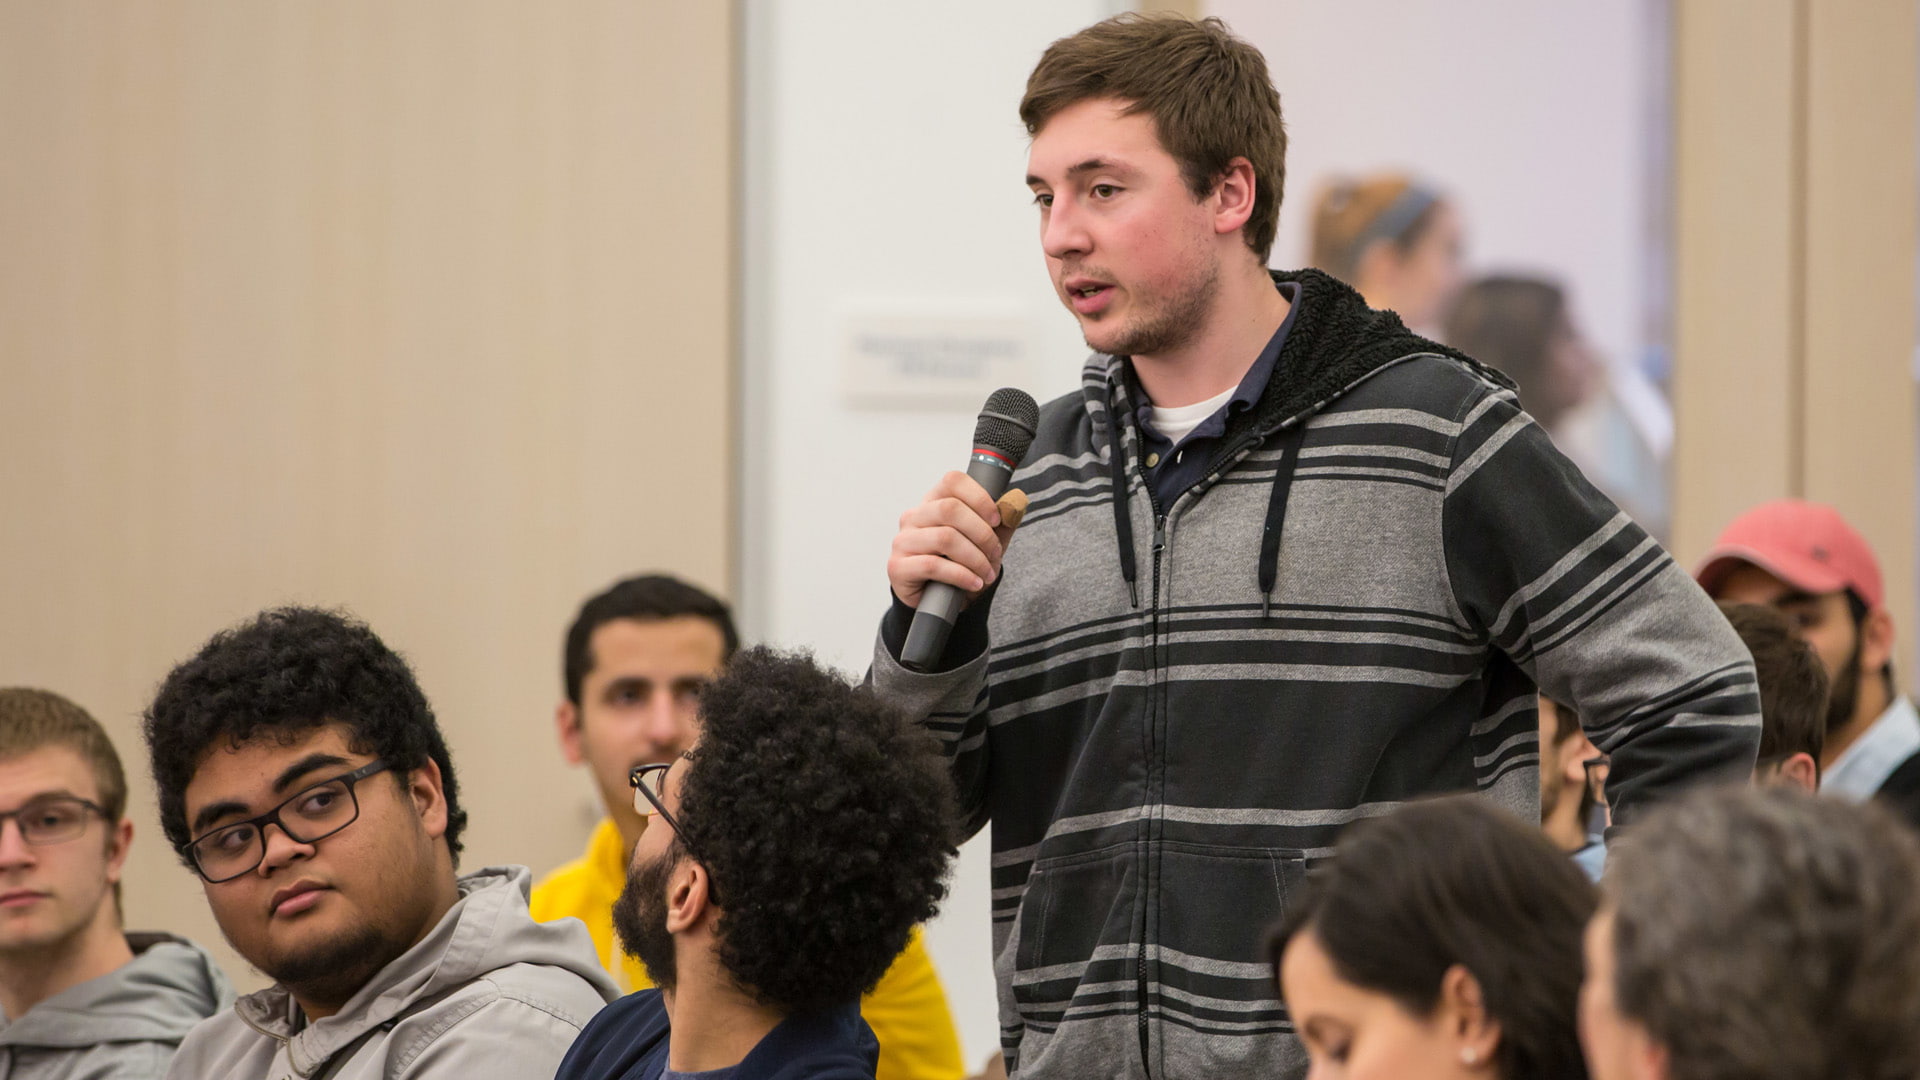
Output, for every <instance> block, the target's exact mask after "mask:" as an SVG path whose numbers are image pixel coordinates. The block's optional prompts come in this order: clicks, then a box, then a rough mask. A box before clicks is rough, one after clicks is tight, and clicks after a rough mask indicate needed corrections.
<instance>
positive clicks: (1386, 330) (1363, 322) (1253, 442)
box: [1081, 270, 1513, 617]
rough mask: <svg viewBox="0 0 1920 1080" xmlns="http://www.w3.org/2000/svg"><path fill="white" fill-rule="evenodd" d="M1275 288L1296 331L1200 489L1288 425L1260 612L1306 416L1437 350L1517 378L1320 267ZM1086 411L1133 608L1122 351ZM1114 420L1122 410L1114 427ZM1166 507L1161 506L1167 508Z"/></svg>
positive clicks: (1101, 370)
mask: <svg viewBox="0 0 1920 1080" xmlns="http://www.w3.org/2000/svg"><path fill="white" fill-rule="evenodd" d="M1268 273H1269V274H1270V275H1271V276H1272V278H1273V282H1274V287H1275V288H1278V287H1280V286H1281V285H1283V284H1287V283H1292V284H1293V285H1294V286H1295V287H1296V288H1297V290H1298V291H1297V292H1296V293H1295V294H1294V298H1293V303H1294V305H1295V310H1294V312H1293V314H1292V316H1291V318H1292V320H1293V327H1292V329H1290V330H1288V331H1287V338H1286V341H1285V342H1284V343H1283V344H1282V345H1281V346H1280V355H1279V357H1278V358H1277V360H1276V361H1275V363H1274V367H1273V374H1272V375H1270V376H1269V377H1268V379H1267V385H1266V388H1265V390H1263V391H1262V392H1261V395H1260V398H1259V400H1258V401H1257V402H1256V403H1255V404H1254V407H1253V408H1251V409H1247V410H1245V411H1243V412H1239V413H1237V414H1231V415H1230V416H1229V417H1228V420H1227V427H1226V430H1225V431H1224V432H1223V433H1222V434H1221V437H1220V440H1219V444H1218V446H1217V447H1216V448H1215V449H1214V452H1213V457H1212V459H1211V460H1210V462H1209V463H1208V469H1207V471H1208V473H1209V474H1210V475H1209V476H1208V477H1207V479H1206V480H1204V481H1202V482H1201V483H1199V484H1198V485H1196V486H1195V488H1194V490H1196V491H1203V490H1205V489H1206V488H1207V487H1208V486H1210V485H1211V484H1212V483H1213V481H1214V480H1216V479H1218V477H1219V476H1220V474H1221V472H1222V471H1224V470H1225V469H1226V468H1227V467H1228V466H1229V465H1230V464H1231V463H1232V461H1233V460H1234V459H1235V458H1236V457H1238V456H1239V455H1241V454H1243V453H1246V452H1248V451H1249V450H1251V449H1252V448H1254V447H1256V446H1258V445H1259V444H1260V443H1262V442H1264V441H1266V440H1267V439H1268V438H1270V437H1272V436H1273V435H1274V434H1275V433H1276V432H1279V431H1282V430H1283V429H1287V430H1288V434H1287V435H1286V436H1285V437H1284V438H1282V439H1281V442H1280V460H1279V467H1278V468H1276V469H1275V470H1274V479H1273V485H1272V490H1271V497H1270V498H1269V499H1268V502H1267V512H1266V515H1265V517H1264V518H1263V520H1262V521H1261V541H1260V559H1259V565H1258V567H1257V569H1256V573H1257V575H1258V580H1259V583H1260V594H1261V596H1263V597H1265V601H1263V606H1262V616H1263V617H1264V616H1265V615H1266V614H1267V613H1268V611H1269V607H1268V605H1270V604H1271V602H1272V599H1273V589H1274V582H1275V580H1276V578H1277V573H1278V565H1279V558H1280V537H1281V534H1282V532H1283V530H1284V527H1285V524H1286V516H1287V499H1288V495H1289V493H1290V490H1291V488H1292V486H1293V471H1294V467H1295V466H1296V465H1297V464H1298V462H1299V458H1300V443H1301V441H1302V439H1303V438H1304V434H1305V430H1306V423H1305V422H1306V420H1307V419H1308V418H1309V417H1311V416H1312V415H1313V414H1314V413H1317V412H1319V411H1320V410H1322V409H1324V408H1326V407H1327V405H1329V404H1330V403H1332V402H1333V401H1334V400H1336V399H1338V398H1339V397H1341V396H1342V395H1344V394H1346V393H1347V392H1348V391H1350V390H1352V389H1353V388H1354V387H1356V386H1359V385H1360V384H1361V383H1363V382H1365V381H1366V380H1368V379H1370V378H1372V377H1373V376H1374V375H1376V374H1378V373H1379V372H1381V371H1383V370H1385V369H1387V368H1389V367H1392V366H1393V365H1395V364H1397V363H1399V362H1401V361H1402V360H1407V359H1411V358H1413V357H1416V356H1437V357H1445V358H1447V359H1450V360H1453V361H1457V362H1458V363H1460V364H1463V365H1465V366H1466V367H1468V368H1470V369H1471V370H1473V371H1474V372H1476V373H1477V374H1479V375H1481V376H1482V377H1484V378H1487V379H1489V380H1491V381H1492V382H1494V383H1496V384H1498V385H1500V386H1504V387H1506V388H1507V389H1509V390H1511V389H1513V382H1512V380H1510V379H1508V378H1507V377H1506V376H1505V375H1502V374H1500V373H1499V372H1497V371H1494V370H1493V369H1492V368H1489V367H1486V366H1485V365H1483V364H1481V363H1479V362H1478V361H1476V360H1474V359H1473V358H1471V357H1469V356H1467V355H1466V354H1465V353H1462V352H1460V351H1458V350H1456V349H1449V348H1447V347H1446V346H1445V345H1441V344H1440V343H1438V342H1435V341H1429V340H1428V339H1426V338H1423V337H1421V336H1420V335H1418V334H1415V333H1414V332H1412V331H1411V330H1408V329H1407V328H1406V326H1405V325H1404V324H1402V323H1401V321H1400V316H1398V315H1395V314H1394V313H1393V312H1391V311H1376V310H1374V309H1373V308H1370V307H1368V306H1367V303H1366V301H1365V300H1364V299H1362V298H1361V296H1360V294H1359V293H1358V292H1355V291H1354V290H1353V288H1352V287H1351V286H1348V285H1347V284H1346V283H1345V282H1342V281H1340V280H1339V279H1338V278H1335V277H1333V276H1332V275H1330V274H1326V273H1322V272H1321V271H1319V270H1293V271H1279V270H1270V271H1268ZM1081 384H1082V386H1083V387H1084V388H1085V390H1084V393H1085V398H1086V402H1085V403H1086V408H1087V412H1088V414H1089V416H1090V419H1091V422H1092V426H1093V430H1094V442H1095V446H1096V447H1097V446H1098V445H1099V442H1100V437H1101V433H1102V432H1104V433H1105V434H1106V437H1107V440H1108V446H1109V448H1110V449H1109V453H1108V455H1107V465H1108V470H1109V475H1110V477H1111V479H1112V482H1113V527H1114V534H1115V536H1116V537H1117V541H1118V546H1119V551H1118V555H1119V562H1120V575H1121V577H1122V578H1123V579H1124V580H1125V581H1126V584H1127V593H1128V595H1129V596H1130V597H1131V598H1132V601H1133V606H1134V607H1136V608H1138V607H1139V606H1140V588H1139V577H1140V569H1139V558H1138V555H1137V554H1136V553H1135V551H1134V544H1133V512H1132V510H1131V509H1129V508H1128V505H1127V503H1128V501H1129V499H1130V495H1129V492H1130V491H1131V490H1132V476H1131V474H1130V472H1129V465H1128V462H1129V459H1130V458H1134V457H1138V456H1139V454H1140V435H1139V432H1138V431H1136V430H1134V428H1133V426H1132V425H1131V424H1129V423H1127V422H1126V420H1125V419H1124V418H1125V417H1128V416H1131V415H1133V409H1134V404H1135V403H1134V402H1133V401H1132V395H1133V394H1134V393H1136V392H1137V391H1136V389H1135V387H1134V386H1133V378H1132V376H1131V375H1130V374H1129V372H1128V370H1127V362H1126V358H1125V357H1119V356H1110V355H1107V354H1105V353H1095V354H1094V355H1093V356H1092V358H1090V359H1089V360H1088V361H1087V366H1086V368H1085V369H1084V371H1083V377H1082V380H1081ZM1108 417H1120V418H1123V419H1120V420H1119V421H1118V422H1117V426H1115V425H1112V424H1109V422H1108ZM1162 512H1164V510H1162Z"/></svg>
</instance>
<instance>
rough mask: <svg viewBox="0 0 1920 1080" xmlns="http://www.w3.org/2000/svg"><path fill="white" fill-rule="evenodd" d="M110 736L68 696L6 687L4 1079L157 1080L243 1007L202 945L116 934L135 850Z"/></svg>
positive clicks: (1, 954)
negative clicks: (185, 1044)
mask: <svg viewBox="0 0 1920 1080" xmlns="http://www.w3.org/2000/svg"><path fill="white" fill-rule="evenodd" d="M126 806H127V782H126V775H125V773H124V772H123V771H122V770H121V767H120V757H119V755H118V754H116V753H115V752H114V749H113V744H112V742H110V741H109V740H108V739H107V734H106V732H105V731H104V730H102V729H101V727H100V725H99V724H98V723H97V722H95V720H94V719H93V717H91V716H89V715H88V714H87V712H86V710H84V709H82V708H80V706H78V705H75V704H74V703H73V702H71V701H68V700H67V699H66V698H63V697H61V696H59V695H58V694H53V693H49V692H47V691H45V690H29V689H25V688H19V687H13V688H6V689H0V1077H3V1078H5V1080H83V1078H84V1080H94V1078H106V1077H115V1078H127V1080H132V1078H136V1077H159V1076H162V1075H164V1074H165V1073H166V1071H167V1061H168V1059H169V1058H171V1057H172V1056H173V1051H174V1047H176V1046H178V1045H179V1043H180V1040H181V1038H182V1037H184V1036H185V1035H186V1033H187V1032H188V1031H189V1030H191V1029H192V1028H193V1026H194V1025H195V1024H198V1023H199V1022H200V1021H202V1020H204V1019H206V1018H207V1017H208V1016H210V1015H212V1014H213V1013H214V1012H216V1011H218V1010H219V1009H222V1008H224V1007H225V1006H226V1005H227V1003H228V1002H229V1001H231V1000H233V991H232V989H231V988H230V987H229V986H228V985H227V980H226V977H225V976H223V975H222V974H221V973H220V969H219V968H217V967H215V966H214V963H213V960H212V958H211V957H209V956H208V955H207V953H206V951H205V950H203V949H201V948H200V947H199V946H197V945H194V944H193V943H191V942H188V941H184V940H182V939H180V938H176V937H172V936H170V935H167V934H128V933H123V932H122V931H121V929H120V903H119V889H120V872H121V868H122V867H123V866H125V864H126V859H127V851H128V849H129V848H130V847H131V845H132V842H133V822H131V821H129V820H127V818H126Z"/></svg>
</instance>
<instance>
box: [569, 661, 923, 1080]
mask: <svg viewBox="0 0 1920 1080" xmlns="http://www.w3.org/2000/svg"><path fill="white" fill-rule="evenodd" d="M700 720H701V723H700V726H699V735H698V738H697V741H696V742H695V744H694V746H693V748H692V749H690V750H688V751H686V752H685V753H683V754H681V755H680V756H679V757H678V758H676V759H675V760H673V761H671V762H669V763H666V764H659V765H643V766H640V767H638V768H635V769H634V770H633V771H632V773H631V775H630V779H631V782H632V783H633V785H634V789H635V790H634V806H635V809H637V810H638V811H639V812H640V813H641V814H642V815H643V816H644V820H645V822H646V824H645V827H644V829H643V830H642V831H641V834H640V839H639V842H638V843H637V844H636V845H635V847H634V851H633V859H632V863H631V865H630V867H629V869H628V875H627V884H626V888H625V889H624V890H623V891H622V892H621V895H620V899H619V901H618V902H617V903H616V904H615V905H614V911H613V919H614V927H615V928H616V930H617V931H618V933H619V936H620V940H621V943H622V944H623V945H624V947H625V948H626V949H627V951H628V952H629V953H631V954H633V955H634V956H636V957H638V958H639V959H640V961H641V962H642V963H644V964H646V967H647V971H648V973H649V974H650V975H651V976H652V978H653V981H654V983H655V985H656V986H657V987H658V989H654V990H643V991H640V992H639V993H636V994H633V995H630V996H628V997H626V998H623V999H621V1000H620V1001H619V1002H617V1003H615V1004H614V1005H611V1006H609V1007H608V1008H607V1009H606V1011H604V1012H602V1013H601V1014H600V1015H599V1016H598V1017H596V1018H595V1019H594V1021H593V1022H592V1023H591V1024H589V1025H588V1026H587V1030H586V1031H585V1032H584V1033H583V1034H582V1035H581V1036H580V1041H579V1042H578V1043H576V1044H574V1047H573V1049H572V1050H571V1051H570V1052H569V1053H568V1054H567V1058H566V1060H565V1061H564V1062H562V1063H561V1066H560V1072H559V1080H653V1078H655V1077H660V1076H662V1075H669V1076H674V1077H678V1076H680V1075H681V1074H687V1073H694V1074H699V1075H700V1076H702V1077H703V1080H705V1078H708V1077H711V1078H712V1080H722V1078H724V1080H756V1078H763V1077H764V1078H776V1077H777V1078H783V1080H785V1078H796V1080H797V1078H799V1077H810V1078H816V1077H817V1078H842V1077H844V1078H865V1080H871V1078H872V1077H873V1075H874V1069H875V1063H876V1060H877V1057H878V1053H879V1047H878V1045H877V1043H876V1041H875V1039H874V1036H873V1033H872V1031H871V1030H870V1029H869V1028H868V1027H867V1025H866V1023H865V1022H864V1021H863V1020H861V1018H860V995H861V994H862V993H864V992H866V991H868V990H871V989H872V988H873V985H874V983H875V982H876V981H878V980H879V978H880V976H881V975H882V974H883V973H884V972H885V971H886V970H887V966H888V965H889V964H890V963H892V962H893V958H894V957H895V956H897V955H899V953H900V949H901V947H902V946H904V945H905V944H906V942H907V937H908V935H909V934H911V933H912V932H913V928H914V926H915V925H916V924H918V923H920V922H922V921H924V920H926V919H928V918H930V917H931V916H932V915H933V914H934V911H935V910H936V908H937V907H938V906H939V902H940V900H941V898H942V897H944V896H945V895H946V886H945V885H944V884H943V879H944V878H945V876H946V872H947V867H948V864H949V862H950V861H951V859H952V857H953V854H954V847H953V841H954V838H955V835H956V834H955V829H956V825H955V820H954V810H953V804H954V798H953V791H952V787H951V782H950V781H949V780H948V777H947V771H946V765H945V759H944V758H943V757H942V756H941V753H940V750H939V747H938V745H937V744H936V743H935V742H934V741H933V739H932V737H931V736H930V735H927V734H926V733H925V732H923V731H921V730H919V729H918V728H917V727H915V726H914V725H912V724H910V723H909V722H908V721H907V720H906V718H905V717H904V716H902V715H901V714H899V713H898V712H897V711H896V710H895V709H894V708H893V707H892V706H890V705H887V704H886V703H884V702H882V701H880V700H879V699H878V698H876V697H874V696H873V695H872V694H871V693H870V692H868V691H867V690H864V689H860V688H856V687H853V686H850V685H848V684H847V683H846V682H844V681H843V680H841V679H840V678H839V677H837V676H835V675H834V674H832V673H830V672H827V671H824V670H822V669H821V668H819V667H817V666H815V665H814V664H813V662H812V661H811V660H809V659H808V658H806V657H805V656H791V655H782V654H780V653H776V652H773V651H770V650H767V649H764V648H757V649H750V650H747V651H745V652H742V653H740V654H738V655H737V656H735V658H734V659H733V661H732V662H731V663H730V664H729V665H728V667H727V668H726V670H725V672H724V673H723V674H722V675H721V676H720V677H719V678H718V679H716V680H715V681H714V682H713V683H711V684H709V686H708V687H707V690H706V692H705V693H704V695H703V696H702V698H701V703H700Z"/></svg>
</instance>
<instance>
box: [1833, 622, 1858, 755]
mask: <svg viewBox="0 0 1920 1080" xmlns="http://www.w3.org/2000/svg"><path fill="white" fill-rule="evenodd" d="M1859 701H1860V639H1859V636H1858V635H1857V634H1856V635H1855V637H1854V641H1853V651H1852V652H1851V653H1849V654H1848V655H1847V662H1846V664H1845V665H1844V666H1842V667H1841V669H1840V674H1839V675H1838V676H1836V677H1835V678H1834V680H1833V684H1832V685H1831V686H1830V687H1829V688H1828V690H1827V738H1829V739H1831V738H1833V737H1834V736H1835V735H1836V734H1838V733H1839V732H1842V731H1845V730H1846V729H1847V725H1848V724H1851V723H1853V710H1854V709H1855V708H1856V707H1857V706H1858V704H1859Z"/></svg>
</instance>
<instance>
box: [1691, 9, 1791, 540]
mask: <svg viewBox="0 0 1920 1080" xmlns="http://www.w3.org/2000/svg"><path fill="white" fill-rule="evenodd" d="M1796 34H1797V31H1796V15H1795V2H1794V0H1676V3H1675V5H1674V27H1673V51H1674V71H1673V95H1674V100H1673V131H1674V208H1673V221H1674V238H1673V241H1674V260H1675V266H1674V309H1673V310H1674V375H1673V389H1674V404H1675V411H1676V414H1677V415H1676V423H1675V438H1674V456H1673V549H1674V553H1675V554H1676V555H1677V556H1679V558H1680V559H1681V560H1682V562H1683V563H1684V564H1685V565H1688V566H1691V565H1692V564H1693V560H1694V559H1696V558H1697V557H1698V556H1699V555H1700V554H1701V553H1702V552H1704V551H1705V550H1706V549H1707V547H1708V546H1709V545H1710V544H1711V543H1712V541H1713V538H1714V536H1715V535H1717V534H1718V533H1719V531H1720V529H1721V527H1722V526H1724V525H1725V524H1726V523H1727V522H1728V521H1729V520H1731V519H1732V518H1733V517H1734V515H1736V514H1738V513H1739V512H1740V511H1742V510H1744V509H1746V508H1747V507H1749V506H1752V505H1753V504H1754V503H1757V502H1761V501H1763V500H1765V499H1770V498H1773V497H1775V496H1777V495H1780V494H1783V493H1785V492H1786V491H1788V490H1790V489H1791V487H1792V485H1793V483H1794V481H1793V475H1794V470H1795V467H1796V458H1797V454H1798V451H1797V449H1796V442H1797V439H1798V434H1797V432H1798V427H1797V425H1798V418H1797V413H1796V410H1795V407H1794V403H1793V395H1794V388H1795V386H1796V383H1797V379H1798V375H1797V372H1798V369H1799V340H1800V330H1799V314H1798V310H1799V308H1798V294H1799V276H1798V266H1797V263H1796V260H1795V259H1794V258H1793V257H1792V253H1793V252H1794V251H1796V250H1797V248H1798V245H1799V233H1798V226H1797V222H1798V214H1797V211H1796V207H1797V205H1798V202H1799V170H1798V161H1799V149H1798V144H1799V139H1798V136H1797V134H1796V115H1797V113H1796V110H1797V108H1798V105H1797V102H1798V99H1799V91H1798V88H1797V78H1796V75H1795V71H1796Z"/></svg>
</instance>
